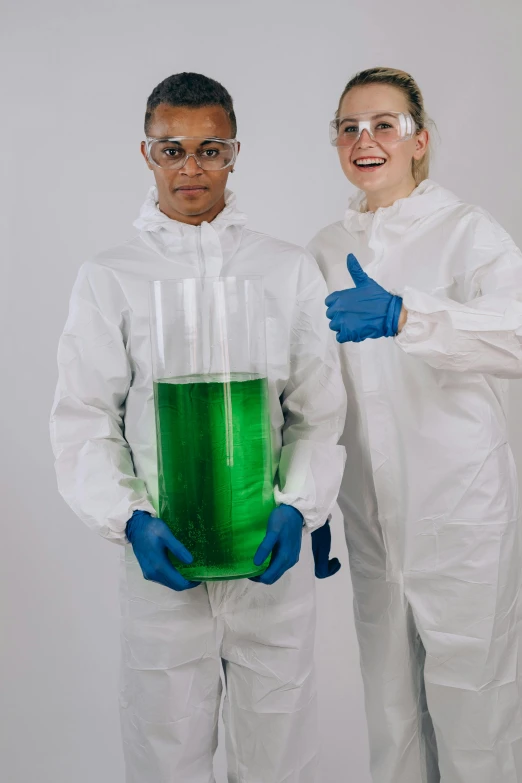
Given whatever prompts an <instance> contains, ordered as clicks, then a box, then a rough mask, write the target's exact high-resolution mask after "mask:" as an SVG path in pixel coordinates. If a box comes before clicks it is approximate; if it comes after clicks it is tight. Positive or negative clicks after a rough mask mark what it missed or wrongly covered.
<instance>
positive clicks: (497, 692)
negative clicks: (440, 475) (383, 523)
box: [405, 521, 522, 783]
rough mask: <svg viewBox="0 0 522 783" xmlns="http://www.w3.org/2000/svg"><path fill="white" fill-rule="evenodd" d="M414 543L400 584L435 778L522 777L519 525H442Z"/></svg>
mask: <svg viewBox="0 0 522 783" xmlns="http://www.w3.org/2000/svg"><path fill="white" fill-rule="evenodd" d="M424 538H425V539H426V536H425V537H424ZM420 545H421V544H420V543H419V546H420ZM430 547H431V552H430ZM422 548H423V551H422V552H420V551H419V552H417V553H416V558H415V559H416V561H417V563H419V564H421V568H422V570H420V569H419V570H416V571H415V572H413V571H411V570H410V572H409V573H408V574H406V575H405V590H406V592H407V595H408V598H409V600H410V603H411V605H412V609H413V612H414V616H415V621H416V625H417V628H418V631H419V633H420V635H421V637H422V640H423V643H424V646H425V648H426V665H425V683H426V696H427V701H428V708H429V711H430V714H431V716H432V719H433V724H434V726H435V733H436V736H437V745H438V749H439V767H440V772H441V780H442V783H521V782H522V720H521V714H520V705H521V698H522V694H521V692H520V687H519V683H518V681H517V657H518V643H519V638H518V637H519V627H518V622H517V608H518V607H517V596H518V591H519V573H520V560H519V556H518V551H519V550H518V523H517V522H516V521H514V522H507V523H502V522H494V523H484V522H481V523H480V524H474V523H472V522H471V521H455V522H448V523H445V524H442V525H440V526H439V527H438V529H437V530H436V532H435V533H434V536H433V543H430V542H429V541H428V542H426V541H424V543H423V545H422ZM435 553H436V557H435Z"/></svg>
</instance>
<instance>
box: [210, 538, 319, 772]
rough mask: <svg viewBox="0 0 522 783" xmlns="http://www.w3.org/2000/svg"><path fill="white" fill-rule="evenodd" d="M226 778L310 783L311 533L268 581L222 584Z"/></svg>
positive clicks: (313, 763) (313, 741)
mask: <svg viewBox="0 0 522 783" xmlns="http://www.w3.org/2000/svg"><path fill="white" fill-rule="evenodd" d="M223 618H224V623H225V628H224V636H223V658H224V660H225V672H226V690H227V694H226V699H225V710H224V718H225V727H226V735H227V751H228V769H229V773H228V774H229V777H228V780H229V783H315V781H316V767H317V760H318V759H317V755H318V733H317V725H316V720H317V715H316V689H315V676H314V631H315V582H314V567H313V558H312V551H311V538H310V536H309V535H307V534H305V535H304V537H303V546H302V551H301V558H300V560H299V562H298V563H297V564H296V565H295V566H294V567H293V568H292V569H291V570H290V571H287V572H286V574H285V575H284V576H283V577H282V578H281V579H280V580H279V581H278V582H276V583H275V584H274V585H271V586H267V585H261V584H255V583H253V582H238V583H235V584H234V583H229V586H228V591H227V598H226V600H225V607H224V614H223Z"/></svg>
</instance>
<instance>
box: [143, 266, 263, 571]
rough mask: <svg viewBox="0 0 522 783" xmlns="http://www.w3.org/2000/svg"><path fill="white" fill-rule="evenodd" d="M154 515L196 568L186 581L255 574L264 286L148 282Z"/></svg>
mask: <svg viewBox="0 0 522 783" xmlns="http://www.w3.org/2000/svg"><path fill="white" fill-rule="evenodd" d="M151 334H152V357H153V380H154V403H155V411H156V438H157V455H158V490H159V492H158V495H159V508H158V509H157V510H158V514H159V516H160V517H161V518H162V519H164V520H165V522H166V523H167V524H168V525H169V527H170V529H171V530H172V532H173V533H174V535H175V536H176V538H178V539H179V540H180V541H181V542H182V543H183V544H184V545H185V546H186V547H187V549H188V550H189V551H190V552H191V554H192V556H193V558H194V561H193V563H191V564H190V565H188V566H187V565H183V564H181V563H180V562H179V561H177V560H175V559H174V558H173V559H172V562H173V564H174V565H175V566H176V568H177V569H178V570H179V571H180V572H181V573H182V574H183V575H184V576H185V577H186V578H187V579H193V580H201V581H214V580H221V579H238V578H241V577H243V578H244V577H251V576H257V575H259V574H261V573H262V572H263V571H264V570H265V568H266V565H267V564H266V563H265V564H263V566H261V567H256V566H255V565H254V562H253V558H254V554H255V552H256V549H257V547H258V546H259V544H260V543H261V541H262V539H263V537H264V534H265V532H266V523H267V520H268V517H269V515H270V512H271V511H272V509H273V508H274V506H275V503H274V495H273V475H272V458H271V457H272V454H271V438H270V417H269V404H268V382H267V372H266V343H265V341H266V338H265V322H264V297H263V281H262V278H260V277H259V278H241V277H228V278H190V279H184V280H161V281H154V282H152V284H151Z"/></svg>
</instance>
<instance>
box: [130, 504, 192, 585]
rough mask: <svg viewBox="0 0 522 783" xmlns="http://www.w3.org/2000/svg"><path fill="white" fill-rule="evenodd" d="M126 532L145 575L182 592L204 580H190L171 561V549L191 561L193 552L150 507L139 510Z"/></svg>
mask: <svg viewBox="0 0 522 783" xmlns="http://www.w3.org/2000/svg"><path fill="white" fill-rule="evenodd" d="M125 533H126V535H127V538H128V539H129V541H130V543H131V544H132V548H133V549H134V554H135V555H136V559H137V560H138V563H139V564H140V566H141V570H142V572H143V576H144V577H145V579H148V580H150V581H151V582H158V583H159V584H160V585H164V586H165V587H170V589H171V590H176V591H178V592H179V591H181V590H190V588H191V587H197V586H198V585H199V584H200V582H189V581H188V580H187V579H185V578H184V577H183V576H181V574H180V573H179V571H176V569H175V568H174V566H173V565H172V563H171V562H170V560H169V558H168V555H167V550H168V551H169V552H172V554H173V555H174V557H177V558H178V560H180V561H181V562H182V563H186V564H187V565H188V564H189V563H192V555H191V554H190V552H189V551H188V549H185V547H184V546H183V544H181V543H180V542H179V541H178V539H177V538H176V537H175V536H174V534H173V533H172V531H171V530H170V529H169V528H168V526H167V524H166V523H165V522H164V521H163V520H162V519H157V518H156V517H153V516H152V515H151V514H149V512H148V511H135V512H134V514H133V515H132V517H131V518H130V519H129V521H128V522H127V528H126V530H125Z"/></svg>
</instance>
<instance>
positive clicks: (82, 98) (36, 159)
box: [0, 0, 522, 783]
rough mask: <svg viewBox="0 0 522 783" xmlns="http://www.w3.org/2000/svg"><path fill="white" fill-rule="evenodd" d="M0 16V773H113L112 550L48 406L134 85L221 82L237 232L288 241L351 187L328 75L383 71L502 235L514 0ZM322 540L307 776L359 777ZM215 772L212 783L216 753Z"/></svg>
mask: <svg viewBox="0 0 522 783" xmlns="http://www.w3.org/2000/svg"><path fill="white" fill-rule="evenodd" d="M0 10H1V19H0V27H1V29H2V33H1V41H0V51H1V55H0V57H1V63H0V64H1V68H0V73H1V89H2V94H1V105H2V118H3V119H2V122H1V126H0V134H1V136H2V155H1V160H2V170H1V181H2V188H1V209H0V221H1V228H2V232H1V237H2V243H3V252H2V254H1V258H2V265H3V266H2V278H1V287H0V291H1V293H0V296H1V299H0V314H1V318H2V324H1V331H0V333H1V335H2V357H1V361H2V372H3V374H2V378H3V380H2V408H1V410H2V432H1V445H2V460H3V461H2V470H1V498H2V512H3V513H2V537H1V562H2V565H1V568H0V602H1V617H0V710H1V713H0V719H1V725H0V769H1V773H0V774H1V777H2V780H3V781H5V783H28V781H31V780H38V781H39V783H71V781H74V783H94V781H101V783H105V782H106V781H107V783H108V781H111V783H123V762H122V754H121V750H120V740H119V724H118V712H117V680H118V655H119V649H118V647H119V641H118V623H119V618H118V596H117V560H118V557H119V548H118V547H117V546H115V545H111V544H109V543H107V542H105V541H103V540H101V539H98V538H97V537H96V536H95V535H93V534H92V533H90V532H88V531H87V529H84V527H83V526H82V524H81V523H80V522H79V521H78V520H77V519H75V517H74V516H73V514H72V512H70V511H69V510H68V508H67V507H66V506H65V504H64V503H63V502H62V500H61V499H60V498H59V496H58V494H57V491H56V488H55V478H54V471H53V465H52V456H51V451H50V447H49V443H48V426H47V421H48V415H49V409H50V406H51V401H52V395H53V388H54V383H55V376H56V370H55V353H56V342H57V339H58V335H59V333H60V331H61V329H62V326H63V323H64V321H65V317H66V310H67V301H68V296H69V293H70V289H71V286H72V283H73V280H74V277H75V275H76V271H77V269H78V266H79V264H80V263H81V262H82V261H83V260H85V259H87V258H89V257H90V256H91V255H92V254H93V253H95V252H96V251H98V250H101V249H103V248H105V247H107V246H110V245H113V244H117V243H120V242H122V241H124V240H126V239H127V238H129V237H130V236H132V234H133V231H134V230H133V228H132V221H133V219H134V218H135V216H136V215H137V212H138V209H139V207H140V204H141V202H142V200H143V199H144V196H145V193H146V191H147V188H148V186H149V184H150V183H151V175H150V172H148V170H147V169H146V167H145V164H144V163H143V161H142V159H141V156H140V154H139V142H140V140H141V139H142V135H143V134H142V120H143V114H144V109H145V101H146V98H147V96H148V95H149V93H150V92H151V90H152V89H153V87H154V86H155V85H156V84H157V83H158V82H159V81H161V80H162V79H163V78H165V77H166V76H168V75H170V74H172V73H176V72H178V71H182V70H195V71H199V72H202V73H205V74H207V75H209V76H212V77H214V78H216V79H218V80H219V81H221V82H222V83H223V84H224V85H225V86H226V87H227V88H228V89H229V90H230V92H231V93H232V95H233V97H234V100H235V104H236V112H237V116H238V122H239V138H240V140H241V141H242V144H243V146H242V152H241V155H240V158H239V162H238V164H237V172H236V173H235V174H234V177H233V178H232V180H231V185H232V186H233V188H234V190H235V191H236V192H237V194H238V197H239V206H240V208H241V209H243V210H244V211H246V212H247V213H248V214H249V216H250V225H251V226H252V227H253V228H256V229H259V230H261V231H266V232H268V233H271V234H274V235H275V236H278V237H281V238H283V239H287V240H290V241H294V242H298V243H301V244H304V243H306V242H307V241H308V240H309V239H310V238H311V236H312V235H313V234H314V233H315V232H316V231H317V230H318V229H319V228H320V227H321V226H323V225H325V224H326V223H329V222H331V221H333V220H336V219H338V218H339V217H340V216H341V215H342V213H343V210H344V208H345V205H346V202H347V199H348V196H349V194H350V192H351V188H350V186H349V184H348V183H347V182H346V180H345V179H344V178H343V176H342V173H341V171H340V168H339V166H338V162H337V158H336V154H335V151H334V150H333V149H332V148H331V147H330V146H329V144H328V121H329V120H330V118H331V116H332V115H333V112H334V109H335V107H336V102H337V99H338V97H339V94H340V92H341V90H342V88H343V86H344V83H345V82H346V81H347V80H348V79H349V78H350V77H351V75H352V74H353V73H354V72H355V71H357V70H360V69H362V68H365V67H370V66H375V65H387V66H392V67H397V68H403V69H405V70H407V71H410V72H411V73H413V75H414V76H415V77H416V79H417V80H418V82H419V84H420V86H421V88H422V89H423V92H424V95H425V100H426V106H427V108H428V111H429V113H430V114H431V116H432V117H433V119H434V120H435V121H436V123H437V126H438V130H439V135H440V142H439V143H438V144H437V151H436V162H435V165H434V167H433V176H434V178H436V179H437V180H439V181H440V182H441V183H442V184H443V185H445V186H446V187H448V188H450V189H452V190H454V191H456V192H457V193H458V194H459V195H460V196H461V197H463V198H464V199H466V200H468V201H472V202H475V203H479V204H481V205H482V206H483V207H485V208H486V209H488V210H489V211H490V212H492V213H493V215H494V216H495V217H496V218H497V219H498V220H499V221H500V222H501V223H502V224H503V225H504V226H505V227H506V228H507V230H508V231H509V232H511V234H512V235H513V236H514V238H515V240H516V241H517V242H518V244H522V191H521V188H520V182H521V176H522V158H521V136H522V102H521V89H520V88H521V79H522V50H521V47H520V40H521V33H522V4H521V3H520V2H519V0H496V1H495V2H479V1H477V0H475V2H472V1H471V0H460V2H455V0H437V2H431V3H427V2H422V1H421V0H416V1H414V0H373V2H361V3H355V2H351V1H350V0H344V1H343V2H334V0H321V2H316V3H307V2H285V1H284V0H264V1H263V2H262V3H257V2H256V3H254V2H252V3H250V2H246V1H245V2H227V1H226V0H225V1H224V2H217V1H216V0H214V1H213V2H198V0H191V2H188V0H187V1H186V2H159V1H158V0H149V2H146V3H145V2H135V1H134V2H133V0H129V1H128V2H125V1H124V0H111V2H107V3H105V2H100V0H90V2H89V3H87V2H85V3H83V4H79V3H76V2H71V0H67V2H66V0H62V1H59V0H49V1H48V2H45V3H41V2H37V0H27V1H26V2H21V3H14V2H5V1H4V2H2V3H1V4H0ZM512 389H513V394H512V403H513V404H512V423H511V429H512V435H513V444H514V448H515V452H516V454H517V458H518V462H519V465H522V413H521V410H520V404H519V402H518V400H520V393H521V386H520V385H517V384H516V383H515V384H513V387H512ZM334 538H335V549H336V554H339V555H340V558H341V559H342V561H343V569H342V571H341V572H340V574H338V575H337V576H336V577H335V578H334V579H331V580H329V581H328V582H327V583H320V584H318V593H319V629H318V640H317V660H318V668H319V684H320V697H321V740H322V746H323V770H322V774H321V778H320V781H321V783H323V782H324V781H329V780H336V781H337V780H339V781H343V782H344V781H353V783H369V780H370V778H369V775H368V771H367V741H366V730H365V725H364V710H363V701H362V689H361V683H360V678H359V671H358V653H357V648H356V643H355V638H354V633H353V629H352V615H351V591H350V583H349V574H348V568H347V562H346V560H347V558H346V551H345V547H344V544H343V542H342V534H341V529H340V524H337V525H336V528H335V531H334ZM216 768H217V780H218V782H219V783H223V782H224V781H225V773H224V771H223V770H224V765H223V755H222V750H220V751H219V752H218V757H217V761H216ZM180 783H181V781H180ZM267 783H269V781H267Z"/></svg>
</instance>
